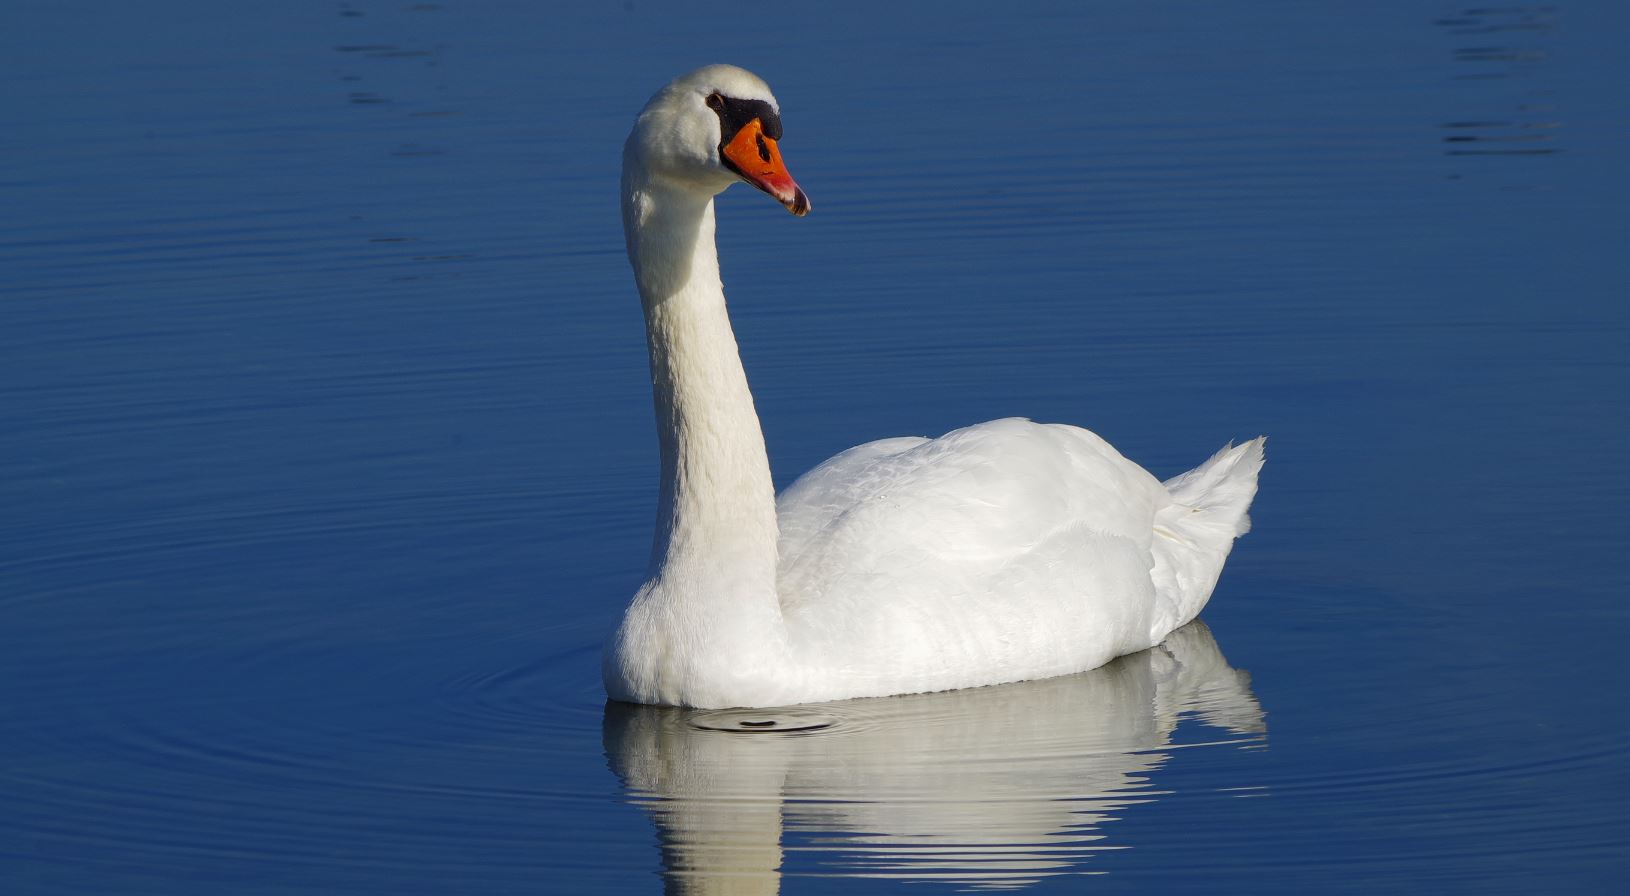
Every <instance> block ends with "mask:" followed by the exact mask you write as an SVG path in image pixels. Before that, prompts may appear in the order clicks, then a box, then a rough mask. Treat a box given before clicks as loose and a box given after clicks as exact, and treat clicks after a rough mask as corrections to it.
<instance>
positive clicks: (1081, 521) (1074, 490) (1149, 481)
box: [601, 65, 1264, 709]
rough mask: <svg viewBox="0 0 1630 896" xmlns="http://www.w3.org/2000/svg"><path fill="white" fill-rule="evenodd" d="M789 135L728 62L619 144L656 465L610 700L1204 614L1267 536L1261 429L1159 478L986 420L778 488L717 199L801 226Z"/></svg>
mask: <svg viewBox="0 0 1630 896" xmlns="http://www.w3.org/2000/svg"><path fill="white" fill-rule="evenodd" d="M781 136H782V133H781V115H780V105H779V104H778V103H777V102H776V99H775V96H774V95H773V94H771V92H770V88H769V87H768V85H766V84H765V83H764V81H763V80H761V79H760V78H758V76H756V75H754V74H752V73H750V72H748V71H745V70H743V69H740V68H737V67H735V66H730V65H710V66H706V67H704V68H700V69H697V70H696V71H693V72H691V73H689V74H686V75H682V76H681V77H679V78H677V79H675V80H674V81H673V82H672V83H670V84H668V85H667V86H666V87H664V88H662V89H661V90H660V91H658V92H657V93H656V95H655V96H653V97H652V98H651V100H650V102H649V103H647V104H646V106H645V108H644V109H643V110H642V111H641V112H640V114H639V117H638V119H637V120H636V121H635V124H634V128H633V131H632V132H631V133H630V134H629V137H628V140H627V142H626V143H625V144H624V147H623V173H622V214H623V230H624V235H625V238H626V243H627V250H628V257H629V261H630V263H631V264H632V266H633V269H634V279H635V283H636V285H637V287H638V290H639V294H640V299H641V304H642V306H643V308H644V313H645V329H646V346H647V349H648V351H649V355H650V362H651V389H652V397H653V404H654V405H655V410H656V423H657V434H658V442H659V447H660V450H661V457H662V471H661V494H660V497H659V500H658V506H657V520H656V528H655V535H654V537H653V540H652V551H651V565H650V569H649V573H648V576H647V579H646V581H645V583H644V584H643V585H642V586H641V587H640V588H639V590H638V591H637V592H636V593H635V595H634V597H633V599H632V600H631V601H630V603H629V605H628V608H627V610H626V611H625V612H624V615H623V618H622V621H621V623H620V624H619V625H618V627H617V629H616V631H615V633H614V634H613V635H612V636H611V637H610V639H608V641H607V643H606V647H605V650H604V653H603V658H602V664H601V666H602V677H603V679H604V682H605V688H606V692H607V694H608V696H610V697H611V698H612V699H614V700H619V701H624V702H630V703H648V704H663V705H671V706H689V707H695V708H704V709H706V708H728V707H764V706H781V705H790V704H798V703H810V702H816V701H829V700H840V699H847V698H855V697H876V696H887V695H895V694H911V693H923V692H929V691H945V690H953V689H957V688H967V687H976V686H983V685H991V684H1000V683H1004V682H1011V681H1020V680H1025V679H1035V678H1049V677H1053V676H1057V675H1065V674H1069V673H1073V672H1080V671H1084V670H1087V669H1093V668H1096V667H1098V666H1101V665H1103V664H1105V663H1107V662H1109V661H1110V660H1112V659H1114V658H1115V657H1118V656H1122V655H1125V654H1129V653H1135V652H1137V651H1140V650H1144V649H1147V648H1149V647H1151V646H1154V645H1156V644H1159V643H1160V642H1161V640H1162V639H1164V638H1165V637H1166V635H1168V634H1169V633H1171V632H1172V631H1174V630H1176V629H1177V628H1178V627H1180V626H1182V625H1183V624H1184V623H1187V622H1188V621H1189V620H1191V619H1193V618H1194V617H1195V616H1196V615H1198V613H1199V612H1200V609H1201V607H1203V606H1204V605H1205V603H1206V600H1207V599H1208V598H1209V597H1210V595H1211V591H1212V589H1213V587H1214V586H1215V585H1216V582H1217V577H1218V575H1219V573H1220V572H1221V571H1222V566H1223V561H1224V560H1225V559H1226V558H1227V556H1228V552H1229V550H1230V549H1231V548H1232V546H1233V543H1234V539H1235V538H1236V537H1237V536H1239V535H1241V534H1243V533H1244V532H1245V531H1246V529H1247V528H1248V527H1249V520H1248V517H1247V516H1246V510H1247V508H1248V507H1249V506H1250V503H1251V499H1252V498H1253V497H1254V496H1255V494H1256V483H1257V472H1258V471H1259V470H1260V469H1261V466H1262V462H1263V443H1264V439H1263V438H1262V437H1259V438H1257V439H1254V440H1252V441H1249V442H1246V443H1244V444H1242V445H1238V446H1233V445H1230V446H1229V447H1226V448H1224V449H1223V450H1221V451H1220V452H1218V453H1217V454H1216V455H1214V456H1213V457H1212V458H1211V459H1210V460H1208V461H1206V462H1205V463H1204V464H1201V465H1200V466H1199V467H1196V468H1195V469H1193V470H1191V471H1189V472H1188V473H1184V474H1183V475H1181V476H1178V477H1176V478H1174V479H1172V480H1170V481H1168V482H1166V483H1164V484H1162V483H1161V482H1160V481H1159V480H1157V479H1156V478H1155V477H1154V476H1152V475H1151V474H1149V473H1148V472H1147V471H1145V470H1144V469H1143V468H1142V467H1139V466H1138V465H1136V464H1134V463H1132V462H1131V461H1129V460H1127V459H1125V458H1123V457H1122V456H1121V455H1120V454H1119V453H1118V452H1117V451H1116V450H1115V449H1114V448H1112V447H1110V445H1109V444H1108V443H1107V442H1105V441H1104V440H1103V439H1101V438H1099V437H1098V436H1097V435H1095V434H1093V433H1091V432H1089V431H1087V430H1085V429H1081V428H1079V427H1075V426H1068V425H1063V424H1056V423H1034V422H1031V421H1029V420H1026V419H1020V418H1010V419H1003V420H993V421H990V422H987V423H979V424H975V425H973V426H969V427H966V428H963V429H958V430H954V431H952V432H949V433H946V434H945V435H942V436H940V437H939V438H936V439H929V438H922V437H906V438H889V439H883V440H881V441H876V442H868V443H866V444H864V445H860V446H858V447H855V448H850V449H849V450H847V451H844V452H842V453H840V454H838V455H836V456H835V457H833V458H831V459H830V460H827V461H825V462H824V463H822V464H820V465H819V466H817V467H815V468H814V469H813V470H810V471H809V472H808V473H805V474H804V475H803V476H802V477H800V478H799V479H798V480H797V481H795V482H794V483H793V484H792V485H790V486H789V487H787V489H786V490H785V491H783V492H782V493H781V495H780V496H779V497H777V496H776V494H775V489H774V486H773V485H772V483H771V479H770V464H769V458H768V456H767V454H766V451H765V446H764V436H763V433H762V431H761V430H760V428H759V422H758V415H757V413H756V411H755V410H754V407H753V397H752V394H751V393H750V392H749V391H748V387H747V376H746V374H745V372H744V371H743V370H742V365H741V359H740V356H739V354H738V352H737V349H736V340H735V335H734V333H733V332H732V330H731V327H730V318H729V315H728V313H727V312H726V309H725V298H724V289H723V285H722V283H721V280H720V275H719V258H718V252H717V250H716V247H715V244H714V210H713V197H714V196H715V195H717V194H719V193H721V192H723V191H724V190H725V188H727V187H729V186H730V185H731V184H733V183H736V182H738V181H744V182H746V183H748V184H751V185H752V186H754V187H756V188H758V189H759V190H762V191H764V192H765V193H768V194H769V195H770V196H772V197H774V198H775V199H776V200H777V201H779V202H780V203H781V204H782V205H784V206H786V208H787V210H788V211H790V212H792V213H793V214H794V215H798V216H802V215H805V214H808V213H809V210H810V201H809V198H808V197H807V196H806V195H805V194H804V191H803V190H802V189H801V188H800V187H799V186H798V184H797V182H796V181H794V180H793V179H792V177H791V175H789V174H788V173H787V169H786V166H785V164H784V163H783V162H782V159H781V151H780V146H779V142H778V141H780V139H781Z"/></svg>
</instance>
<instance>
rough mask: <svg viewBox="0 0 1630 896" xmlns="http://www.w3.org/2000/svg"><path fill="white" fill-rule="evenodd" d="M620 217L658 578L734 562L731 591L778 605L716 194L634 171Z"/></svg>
mask: <svg viewBox="0 0 1630 896" xmlns="http://www.w3.org/2000/svg"><path fill="white" fill-rule="evenodd" d="M623 213H624V223H625V229H626V231H627V239H628V252H629V259H630V261H631V262H632V263H633V267H634V272H635V278H636V280H637V281H638V284H639V291H640V298H641V302H642V305H643V306H644V311H645V328H646V341H647V347H648V349H649V352H650V362H651V389H652V398H653V404H654V407H655V411H656V424H657V434H658V440H659V443H660V446H661V452H662V492H661V498H660V500H659V504H658V508H657V521H656V522H657V524H656V534H655V538H654V539H653V544H652V569H653V576H654V577H661V578H672V577H673V576H675V575H676V574H683V575H685V576H689V577H692V578H693V579H695V578H696V577H699V576H702V575H703V574H704V571H713V570H718V569H719V568H721V567H723V566H724V565H726V564H729V565H731V566H732V570H731V573H730V575H731V579H732V581H731V583H730V585H731V588H730V589H729V590H732V591H739V590H741V589H743V588H751V589H754V590H760V589H762V590H765V591H767V593H768V595H769V598H770V599H771V600H772V601H773V598H774V585H775V563H776V547H775V545H776V537H777V531H776V518H775V490H774V486H773V484H772V482H771V479H770V465H769V458H768V456H767V455H766V453H765V448H764V436H763V432H762V430H761V429H760V428H759V422H758V415H757V413H756V411H755V409H754V406H753V396H752V393H751V392H750V391H749V390H748V385H747V376H746V373H745V371H744V370H743V369H742V366H741V358H740V355H739V353H738V351H737V347H736V338H735V334H734V332H733V330H732V329H731V326H730V317H729V314H728V313H727V310H726V307H725V299H724V289H723V286H722V285H721V282H720V277H719V260H718V253H717V250H716V248H715V244H714V217H713V196H712V193H711V192H709V191H707V190H705V189H697V188H695V187H694V186H691V185H686V184H674V183H664V182H661V181H658V180H655V179H650V178H643V177H639V176H638V172H635V173H634V175H633V176H629V177H625V184H624V197H623ZM714 584H715V586H718V585H719V584H720V583H714ZM713 590H715V591H718V590H723V589H722V588H719V587H715V588H714V589H713Z"/></svg>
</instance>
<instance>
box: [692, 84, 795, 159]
mask: <svg viewBox="0 0 1630 896" xmlns="http://www.w3.org/2000/svg"><path fill="white" fill-rule="evenodd" d="M703 102H704V103H705V104H706V105H707V107H708V108H709V109H712V110H713V112H714V114H716V115H718V116H719V138H720V139H719V145H720V146H725V145H727V144H728V143H729V142H730V141H731V140H734V139H735V138H736V134H738V133H740V132H741V129H742V128H744V127H746V126H747V125H748V124H750V123H752V122H753V121H755V120H756V121H758V123H759V126H760V127H761V128H763V129H764V136H766V137H768V138H770V139H771V140H780V139H781V116H780V115H777V114H776V111H775V107H774V106H771V105H770V104H769V103H766V102H764V101H763V100H738V99H732V98H731V97H728V96H725V95H724V94H722V93H719V92H718V91H714V92H713V93H710V94H708V95H707V97H706V98H704V99H703ZM758 151H759V155H760V156H762V157H763V158H764V159H765V161H768V160H769V156H768V150H767V149H765V148H764V147H763V146H760V147H759V150H758Z"/></svg>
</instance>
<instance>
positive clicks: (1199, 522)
mask: <svg viewBox="0 0 1630 896" xmlns="http://www.w3.org/2000/svg"><path fill="white" fill-rule="evenodd" d="M1267 441H1268V437H1267V436H1257V437H1256V438H1254V439H1252V440H1250V441H1249V442H1246V443H1244V444H1242V445H1234V444H1232V443H1230V444H1229V445H1228V446H1227V447H1225V448H1223V449H1222V450H1221V451H1218V452H1217V453H1216V454H1213V455H1212V456H1211V459H1210V460H1208V461H1206V462H1205V463H1203V464H1201V465H1199V466H1198V467H1195V468H1194V469H1192V470H1190V471H1188V472H1187V473H1184V474H1183V475H1181V476H1174V477H1172V478H1171V479H1168V480H1166V482H1165V485H1166V491H1168V492H1170V493H1171V496H1172V501H1173V502H1174V503H1175V504H1178V505H1182V506H1181V508H1179V509H1181V510H1186V511H1188V512H1187V513H1184V514H1179V515H1178V516H1179V518H1180V519H1181V518H1183V517H1198V519H1193V520H1185V522H1187V523H1188V524H1189V525H1186V526H1184V528H1193V527H1195V526H1204V527H1205V528H1206V529H1210V530H1213V531H1215V532H1216V533H1217V534H1219V535H1221V534H1224V533H1226V535H1227V537H1228V538H1230V539H1233V538H1238V537H1239V536H1241V535H1244V534H1245V533H1247V532H1249V531H1251V517H1250V515H1249V514H1248V513H1247V512H1246V511H1248V510H1249V509H1250V507H1251V499H1253V498H1255V497H1256V477H1257V473H1258V472H1259V471H1260V470H1261V469H1262V464H1263V461H1265V460H1266V457H1265V456H1264V454H1263V446H1264V445H1266V444H1267Z"/></svg>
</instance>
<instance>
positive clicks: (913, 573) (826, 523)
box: [777, 418, 1171, 690]
mask: <svg viewBox="0 0 1630 896" xmlns="http://www.w3.org/2000/svg"><path fill="white" fill-rule="evenodd" d="M1170 503H1171V496H1170V493H1168V492H1167V491H1166V489H1165V488H1164V487H1163V486H1162V485H1161V484H1160V482H1159V481H1158V480H1156V479H1155V478H1154V477H1153V476H1151V475H1150V474H1149V473H1148V472H1146V471H1145V470H1143V469H1142V468H1141V467H1139V466H1137V465H1136V464H1134V463H1132V462H1130V461H1128V460H1126V459H1125V458H1124V457H1122V456H1121V455H1120V453H1119V452H1117V451H1116V450H1115V449H1114V448H1113V447H1111V446H1110V445H1109V444H1108V443H1107V442H1105V441H1104V440H1103V439H1101V438H1099V437H1098V436H1097V435H1095V434H1093V433H1091V432H1089V431H1087V430H1084V429H1081V428H1079V427H1074V426H1065V425H1060V424H1038V423H1034V422H1031V421H1029V420H1025V419H1021V418H1010V419H1004V420H993V421H990V422H988V423H981V424H978V425H975V426H970V427H967V428H964V429H959V430H955V431H953V432H950V433H947V434H946V435H944V436H941V437H940V438H937V439H889V440H885V441H882V442H873V443H869V444H867V445H862V446H860V447H858V448H854V449H851V450H850V451H846V452H844V453H843V454H840V455H838V456H836V457H834V458H832V459H831V460H829V461H827V462H826V463H824V464H822V465H821V466H819V467H816V468H815V469H813V470H811V471H810V472H809V473H807V474H805V475H804V476H803V477H801V478H800V479H798V481H796V482H794V483H793V484H792V485H791V486H789V487H788V488H787V489H786V491H785V492H783V493H782V495H781V496H780V498H779V499H778V502H777V518H778V523H779V524H780V525H781V535H780V541H779V549H780V563H779V567H778V580H779V581H778V586H779V591H780V597H781V604H782V608H783V610H784V612H785V614H786V618H787V621H788V625H789V628H791V629H792V630H793V631H794V633H795V635H796V636H797V637H798V638H799V639H800V640H801V641H803V642H804V643H805V644H806V645H808V646H809V647H810V649H812V650H817V651H819V652H820V653H822V654H824V655H825V656H827V657H828V658H830V657H833V656H852V657H853V660H852V661H851V662H849V663H848V664H847V665H844V664H839V665H840V666H843V667H844V668H847V669H849V670H851V672H852V673H853V674H855V675H856V676H866V675H870V674H879V675H882V676H884V677H890V680H891V686H894V687H908V686H909V687H916V688H918V689H923V690H932V689H941V688H948V687H960V686H963V685H962V683H961V678H963V677H968V678H969V680H973V679H975V678H977V679H978V680H980V681H982V682H984V683H990V682H992V681H1000V680H1014V679H1018V678H1033V677H1041V676H1043V675H1048V674H1057V673H1056V672H1055V668H1056V669H1057V670H1060V671H1068V670H1070V669H1078V668H1088V667H1089V666H1088V665H1083V664H1092V665H1096V664H1097V663H1101V662H1104V661H1107V660H1108V659H1110V658H1112V657H1113V656H1116V655H1118V654H1120V653H1125V652H1128V651H1129V650H1137V649H1141V648H1143V647H1147V646H1149V644H1147V643H1142V642H1143V641H1145V640H1146V639H1147V635H1148V629H1149V621H1150V615H1151V613H1152V611H1153V604H1154V586H1153V583H1152V579H1151V576H1150V570H1151V567H1152V565H1153V558H1152V555H1151V553H1150V543H1151V540H1152V539H1153V537H1154V518H1155V514H1156V513H1157V512H1158V511H1160V510H1161V509H1162V508H1164V507H1165V506H1167V505H1168V504H1170ZM878 666H882V667H886V668H876V667H878ZM901 676H909V677H911V678H912V681H909V682H907V681H901V680H898V678H899V677H901Z"/></svg>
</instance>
